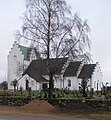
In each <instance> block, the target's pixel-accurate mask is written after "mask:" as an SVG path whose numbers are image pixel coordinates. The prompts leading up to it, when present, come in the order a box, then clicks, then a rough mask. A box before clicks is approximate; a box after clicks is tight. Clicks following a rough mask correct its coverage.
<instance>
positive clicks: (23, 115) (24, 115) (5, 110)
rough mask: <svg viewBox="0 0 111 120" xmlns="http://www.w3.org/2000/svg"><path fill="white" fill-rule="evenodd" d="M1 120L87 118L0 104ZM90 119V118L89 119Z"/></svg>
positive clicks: (68, 119) (80, 119)
mask: <svg viewBox="0 0 111 120" xmlns="http://www.w3.org/2000/svg"><path fill="white" fill-rule="evenodd" d="M0 120H86V119H83V118H77V117H75V116H69V115H68V116H67V115H65V116H64V115H59V114H57V115H56V114H52V113H34V112H33V113H32V112H27V111H24V110H22V109H21V108H20V107H15V106H3V105H0ZM87 120H88V119H87Z"/></svg>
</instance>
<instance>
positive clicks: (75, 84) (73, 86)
mask: <svg viewBox="0 0 111 120" xmlns="http://www.w3.org/2000/svg"><path fill="white" fill-rule="evenodd" d="M68 80H71V86H70V87H69V86H68ZM79 83H81V80H80V79H77V77H76V76H72V77H65V78H64V88H69V89H70V90H79Z"/></svg>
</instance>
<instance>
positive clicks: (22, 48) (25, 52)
mask: <svg viewBox="0 0 111 120" xmlns="http://www.w3.org/2000/svg"><path fill="white" fill-rule="evenodd" d="M19 48H20V50H21V51H22V54H23V55H24V59H25V60H29V52H30V50H31V48H29V47H25V46H22V45H19Z"/></svg>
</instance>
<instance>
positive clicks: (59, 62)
mask: <svg viewBox="0 0 111 120" xmlns="http://www.w3.org/2000/svg"><path fill="white" fill-rule="evenodd" d="M66 61H67V58H51V59H50V60H49V64H50V65H49V67H50V70H51V72H52V73H53V74H57V75H60V74H61V71H62V68H63V65H64V64H65V62H66ZM25 74H28V75H29V76H30V77H32V78H33V76H36V78H37V79H38V78H40V76H42V75H48V70H47V59H37V60H33V61H32V62H31V63H30V65H29V66H28V68H27V69H26V70H25V72H24V73H23V75H25Z"/></svg>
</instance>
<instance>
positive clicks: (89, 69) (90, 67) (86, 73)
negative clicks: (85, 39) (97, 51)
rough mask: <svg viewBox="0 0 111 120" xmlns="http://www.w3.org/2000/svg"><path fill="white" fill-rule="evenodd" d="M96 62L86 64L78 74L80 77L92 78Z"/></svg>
mask: <svg viewBox="0 0 111 120" xmlns="http://www.w3.org/2000/svg"><path fill="white" fill-rule="evenodd" d="M95 66H96V64H85V65H84V66H83V68H82V70H81V72H80V74H79V76H78V78H91V75H92V73H93V72H94V69H95Z"/></svg>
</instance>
